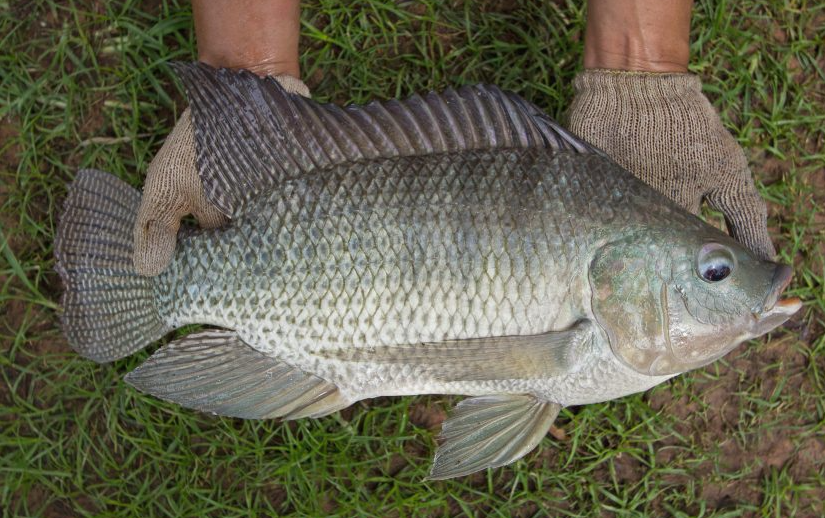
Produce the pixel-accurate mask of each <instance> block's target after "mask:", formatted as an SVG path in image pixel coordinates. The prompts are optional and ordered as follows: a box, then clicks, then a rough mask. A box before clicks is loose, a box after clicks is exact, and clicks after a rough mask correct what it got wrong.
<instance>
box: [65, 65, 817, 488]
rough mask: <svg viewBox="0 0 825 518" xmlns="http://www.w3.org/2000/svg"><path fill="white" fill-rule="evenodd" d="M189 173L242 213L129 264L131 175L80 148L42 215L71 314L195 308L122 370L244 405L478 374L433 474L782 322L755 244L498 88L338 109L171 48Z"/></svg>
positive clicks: (140, 342) (356, 394) (102, 358)
mask: <svg viewBox="0 0 825 518" xmlns="http://www.w3.org/2000/svg"><path fill="white" fill-rule="evenodd" d="M179 72H180V73H181V76H182V78H183V80H184V84H185V85H186V86H187V89H188V91H189V95H190V101H191V110H192V117H193V122H194V127H195V137H196V141H197V143H198V166H199V170H200V174H201V179H202V180H203V184H204V189H205V192H206V194H207V196H208V197H209V199H210V201H212V202H213V203H214V204H215V205H216V206H217V207H219V208H220V209H221V210H223V211H224V212H226V213H227V214H228V215H229V216H231V223H230V224H229V225H228V226H227V227H225V228H222V229H215V230H204V231H198V232H187V233H184V234H183V235H182V236H181V239H180V240H179V245H178V249H177V251H176V255H175V257H174V259H173V261H172V264H171V265H170V267H169V268H168V269H167V270H166V271H165V272H164V273H162V274H161V275H160V276H158V277H154V278H147V277H142V276H140V275H138V274H136V273H135V271H134V268H133V265H132V227H133V225H134V221H135V215H136V213H137V208H138V205H139V203H140V195H139V193H137V191H135V190H134V189H132V188H131V187H129V186H128V185H126V184H125V183H123V182H121V181H120V180H118V179H116V178H114V177H113V176H111V175H108V174H106V173H102V172H99V171H91V170H85V171H81V172H80V173H79V174H78V175H77V178H76V179H75V181H74V183H73V184H72V185H71V187H70V188H69V195H68V197H67V200H66V207H65V211H64V214H63V217H62V218H61V220H60V224H59V226H58V230H57V237H56V242H55V255H56V256H57V259H58V262H57V270H58V271H59V273H60V274H61V277H62V279H63V281H64V283H65V285H66V291H65V294H64V298H63V308H64V312H63V329H64V333H65V334H66V336H67V338H68V340H69V342H70V344H71V345H72V346H73V347H74V348H75V349H76V350H77V351H78V352H80V353H81V354H82V355H84V356H86V357H89V358H91V359H94V360H96V361H99V362H106V361H112V360H116V359H118V358H122V357H124V356H127V355H129V354H131V353H133V352H135V351H138V350H140V349H142V348H143V347H145V346H146V345H148V344H149V343H151V342H152V341H154V340H157V339H159V338H161V337H163V336H164V335H166V334H167V333H168V332H169V331H171V330H173V329H176V328H179V327H181V326H184V325H187V324H205V325H208V326H213V328H212V329H209V330H206V331H200V332H196V333H192V334H189V335H187V336H185V337H183V338H180V339H177V340H175V341H173V342H171V343H169V344H168V345H166V346H164V347H162V348H160V349H159V350H158V351H157V352H155V353H154V354H153V355H152V356H151V357H150V358H149V359H148V360H147V361H146V362H145V363H144V364H142V365H141V366H140V367H138V368H137V369H135V370H134V371H133V372H131V373H129V374H128V375H127V377H126V380H127V381H128V382H129V383H130V384H132V385H133V386H134V387H136V388H138V389H140V390H142V391H145V392H148V393H151V394H153V395H155V396H158V397H161V398H163V399H166V400H169V401H173V402H176V403H178V404H181V405H183V406H185V407H188V408H193V409H197V410H200V411H204V412H212V413H215V414H218V415H224V416H234V417H243V418H255V419H263V418H276V417H280V418H284V419H297V418H301V417H320V416H324V415H327V414H329V413H331V412H335V411H336V410H339V409H341V408H344V407H346V406H348V405H350V404H352V403H353V402H355V401H358V400H361V399H365V398H371V397H376V396H387V395H406V394H426V393H439V394H461V395H467V396H472V397H470V398H467V399H464V400H463V401H461V402H460V403H458V405H456V407H455V409H454V411H453V413H452V415H451V416H450V417H449V419H447V420H446V421H445V422H444V425H443V427H442V434H441V439H442V444H441V445H440V446H439V448H438V450H437V451H436V454H435V459H434V464H433V469H432V471H431V475H430V476H431V477H432V478H449V477H455V476H461V475H466V474H468V473H472V472H474V471H478V470H480V469H484V468H487V467H497V466H502V465H505V464H509V463H511V462H514V461H515V460H517V459H519V458H520V457H522V456H523V455H525V454H526V453H528V452H529V451H531V450H532V449H533V448H534V447H535V446H536V445H537V444H538V443H539V442H540V440H541V439H542V437H543V436H544V435H545V434H546V432H547V430H548V429H549V427H550V425H551V424H552V422H553V420H554V419H555V417H556V415H557V414H558V412H559V411H560V409H561V408H562V407H564V406H567V405H576V404H585V403H592V402H598V401H605V400H609V399H613V398H617V397H621V396H623V395H626V394H630V393H634V392H639V391H642V390H646V389H648V388H650V387H652V386H654V385H656V384H658V383H661V382H663V381H665V380H666V379H668V378H670V377H672V376H674V375H676V374H679V373H681V372H684V371H687V370H690V369H693V368H697V367H700V366H702V365H706V364H708V363H710V362H712V361H714V360H716V359H718V358H720V357H721V356H723V355H724V354H726V353H727V352H729V351H730V350H731V349H733V348H734V347H736V346H737V345H738V344H740V343H742V342H743V341H744V340H747V339H749V338H753V337H756V336H760V335H762V334H764V333H766V332H768V331H770V330H771V329H773V328H775V327H777V326H779V325H781V324H782V323H783V322H785V321H786V320H787V319H788V318H790V316H791V315H792V314H793V313H795V312H796V311H797V310H798V309H799V307H800V306H801V303H800V301H799V300H798V299H785V300H783V299H780V295H781V293H782V291H783V290H784V289H785V287H786V286H787V285H788V282H789V281H790V276H791V270H790V268H789V267H787V266H783V265H778V264H775V263H772V262H767V261H761V260H759V259H758V258H756V257H755V256H754V254H752V253H751V252H750V251H748V250H746V249H745V248H743V247H742V246H741V245H739V244H738V243H737V242H736V241H734V240H733V239H731V238H730V237H728V236H727V235H725V234H724V233H722V232H720V231H719V230H717V229H715V228H713V227H711V226H709V225H707V224H705V223H704V222H702V221H701V220H699V219H698V218H696V217H694V216H692V215H690V214H688V213H687V212H685V211H684V210H682V209H680V208H679V207H677V206H676V205H674V204H673V203H672V202H670V201H668V200H667V199H665V198H664V197H662V196H661V195H660V194H659V193H657V192H655V191H654V190H653V189H651V188H649V187H648V186H646V185H644V184H643V183H641V182H640V181H639V180H637V179H636V178H635V177H634V176H633V175H631V174H630V173H628V172H627V171H625V170H623V169H622V168H621V167H619V166H618V165H616V164H615V163H614V162H613V161H612V160H610V158H608V157H607V156H605V155H604V154H603V153H601V152H600V151H599V150H597V149H594V148H592V147H591V146H589V145H588V144H587V143H585V142H582V141H580V140H579V139H577V138H576V137H575V136H573V135H570V134H569V133H567V132H566V131H565V130H564V129H563V128H561V127H559V126H558V125H557V124H555V123H554V122H553V121H552V120H550V119H549V118H547V117H546V116H545V115H543V114H542V113H541V112H540V111H539V110H538V109H537V108H535V107H534V106H532V105H530V104H529V103H527V102H526V101H524V100H522V99H520V98H518V97H517V96H515V95H514V94H508V93H505V92H501V91H500V90H498V89H495V88H494V87H484V86H477V87H465V88H463V89H460V90H458V91H452V90H448V91H446V92H444V93H443V94H435V93H431V94H428V95H427V96H425V97H418V96H414V97H412V98H410V99H408V100H406V101H402V102H399V101H388V102H386V103H372V104H369V105H366V106H364V107H347V108H343V109H342V108H340V107H337V106H334V105H319V104H317V103H314V102H312V101H311V100H307V99H304V98H301V97H299V96H292V95H289V94H287V93H285V92H283V90H282V89H281V88H280V87H279V86H278V84H277V82H275V81H274V80H271V79H261V78H258V77H257V76H254V75H252V74H249V73H245V72H242V73H239V74H238V73H234V72H230V71H225V70H214V69H211V68H209V67H208V66H205V65H188V66H182V67H180V68H179Z"/></svg>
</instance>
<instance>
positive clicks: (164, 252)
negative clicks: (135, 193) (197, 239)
mask: <svg viewBox="0 0 825 518" xmlns="http://www.w3.org/2000/svg"><path fill="white" fill-rule="evenodd" d="M161 205H162V204H161V203H158V201H157V198H154V197H149V196H145V195H144V196H143V198H142V199H141V202H140V208H139V209H138V217H137V220H136V221H135V227H134V252H133V261H134V265H135V271H136V272H137V273H139V274H140V275H146V276H155V275H158V274H160V273H162V272H163V271H164V270H165V269H166V267H167V266H168V265H169V263H170V262H171V261H172V256H173V255H174V253H175V245H176V244H177V236H178V229H179V228H180V219H181V218H182V217H183V216H184V215H185V214H186V212H187V211H185V210H180V211H174V210H173V211H170V210H169V208H168V207H162V206H161Z"/></svg>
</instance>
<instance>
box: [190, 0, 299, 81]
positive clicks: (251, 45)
mask: <svg viewBox="0 0 825 518" xmlns="http://www.w3.org/2000/svg"><path fill="white" fill-rule="evenodd" d="M192 11H193V14H194V18H195V36H196V38H197V43H198V59H200V60H201V61H203V62H204V63H208V64H210V65H212V66H216V67H227V68H246V69H249V70H252V71H253V72H255V73H256V74H259V75H272V76H275V75H280V74H288V75H291V76H293V77H296V78H299V77H300V69H299V67H298V37H299V35H300V27H301V26H300V6H299V2H298V0H192Z"/></svg>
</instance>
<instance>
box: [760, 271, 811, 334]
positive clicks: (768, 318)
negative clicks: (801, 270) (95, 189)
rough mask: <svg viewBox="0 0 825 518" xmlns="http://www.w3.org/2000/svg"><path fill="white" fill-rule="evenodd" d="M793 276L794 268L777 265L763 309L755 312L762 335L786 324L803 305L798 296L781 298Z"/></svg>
mask: <svg viewBox="0 0 825 518" xmlns="http://www.w3.org/2000/svg"><path fill="white" fill-rule="evenodd" d="M791 277H793V270H792V269H791V267H790V266H788V265H785V264H778V265H776V269H775V270H774V272H773V279H772V280H771V287H770V289H769V290H768V295H767V296H766V297H765V301H764V302H763V303H762V310H761V311H759V312H758V313H755V314H754V319H755V320H756V322H755V323H756V328H757V329H756V331H757V332H758V333H759V334H760V335H761V334H764V333H767V332H768V331H770V330H772V329H774V328H775V327H777V326H780V325H782V324H784V323H785V322H786V321H787V320H788V319H789V318H791V316H792V315H793V314H794V313H796V312H797V311H799V309H800V308H801V307H802V301H801V300H799V298H798V297H789V298H785V299H781V298H780V297H781V296H782V292H783V291H785V288H787V287H788V284H790V282H791Z"/></svg>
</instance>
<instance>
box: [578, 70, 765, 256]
mask: <svg viewBox="0 0 825 518" xmlns="http://www.w3.org/2000/svg"><path fill="white" fill-rule="evenodd" d="M574 86H575V90H576V95H575V97H574V99H573V103H572V105H571V107H570V112H569V116H568V119H569V120H568V128H569V129H570V131H572V132H573V133H576V134H577V135H579V136H580V137H582V138H584V139H585V140H587V141H588V142H590V143H591V144H593V145H595V146H597V147H599V148H601V149H602V150H604V151H605V152H606V153H607V154H608V155H610V156H611V157H613V159H614V160H616V161H617V162H618V163H619V164H620V165H622V167H624V168H625V169H627V170H629V171H630V172H631V173H633V174H634V175H636V176H637V177H638V178H639V179H641V180H642V181H644V182H645V183H647V184H648V185H650V186H651V187H653V188H654V189H656V190H658V191H659V192H661V193H662V194H664V195H666V196H667V197H669V198H670V199H671V200H673V201H675V202H676V203H677V204H679V205H681V206H682V207H683V208H685V209H687V210H688V211H690V212H692V213H693V214H697V213H698V212H699V208H700V205H701V202H702V199H705V200H707V201H708V203H709V204H710V206H711V207H713V208H715V209H717V210H719V211H721V212H722V213H723V214H724V216H725V221H726V223H727V226H728V230H729V231H730V234H731V235H732V236H733V237H734V238H735V239H736V240H738V241H739V242H741V243H743V244H744V245H746V246H748V247H749V248H750V249H751V250H753V251H754V252H755V253H756V254H757V255H758V256H759V257H760V258H762V259H768V260H770V259H772V258H773V256H774V255H775V254H776V252H775V251H774V248H773V244H772V243H771V240H770V237H769V235H768V229H767V222H766V220H767V209H766V207H765V202H764V201H763V200H762V198H761V197H760V196H759V193H758V192H757V190H756V187H755V186H754V183H753V178H752V176H751V172H750V169H749V168H748V161H747V159H746V158H745V154H744V152H743V151H742V148H741V147H740V146H739V144H738V143H737V142H736V140H734V138H733V137H732V136H731V134H730V133H729V132H728V131H727V130H726V129H725V128H724V126H723V125H722V122H721V120H720V119H719V115H718V114H717V113H716V111H715V110H714V109H713V106H711V104H710V102H709V101H708V100H707V98H706V97H705V96H704V95H703V94H702V85H701V82H700V80H699V78H698V77H697V76H695V75H691V74H678V73H650V72H627V71H619V70H585V71H584V72H582V73H580V74H579V75H578V76H577V77H576V79H575V83H574Z"/></svg>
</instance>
